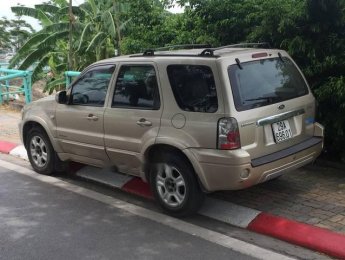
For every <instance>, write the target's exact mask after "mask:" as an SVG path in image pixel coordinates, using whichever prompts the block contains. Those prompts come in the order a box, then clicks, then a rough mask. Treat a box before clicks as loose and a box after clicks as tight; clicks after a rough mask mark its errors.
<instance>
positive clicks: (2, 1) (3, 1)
mask: <svg viewBox="0 0 345 260" xmlns="http://www.w3.org/2000/svg"><path fill="white" fill-rule="evenodd" d="M44 1H45V0H0V5H1V8H0V17H3V16H5V17H7V18H8V19H14V18H15V16H14V14H13V13H12V11H11V6H16V5H17V3H19V4H22V5H25V6H28V7H33V6H34V5H35V4H41V3H43V2H44ZM82 2H84V0H73V5H79V4H81V3H82ZM170 11H171V12H173V13H180V12H182V9H181V8H179V7H175V8H172V9H170ZM23 19H25V20H26V21H27V22H28V23H29V24H31V26H32V27H33V28H34V29H36V30H38V29H39V28H40V26H39V24H38V22H37V20H36V19H33V18H30V17H25V16H24V17H23Z"/></svg>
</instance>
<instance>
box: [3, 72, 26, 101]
mask: <svg viewBox="0 0 345 260" xmlns="http://www.w3.org/2000/svg"><path fill="white" fill-rule="evenodd" d="M14 79H20V80H22V85H21V86H17V85H15V86H13V85H12V86H11V85H10V83H11V82H10V80H14ZM15 94H24V95H25V103H26V104H27V103H30V102H31V101H32V92H31V72H30V71H26V70H12V69H5V68H1V66H0V105H1V104H2V103H3V101H4V100H7V101H9V100H10V98H11V97H13V96H14V95H15Z"/></svg>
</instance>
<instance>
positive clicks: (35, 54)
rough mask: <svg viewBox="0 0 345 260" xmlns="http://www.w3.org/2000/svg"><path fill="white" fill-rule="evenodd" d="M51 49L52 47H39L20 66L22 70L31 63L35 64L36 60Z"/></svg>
mask: <svg viewBox="0 0 345 260" xmlns="http://www.w3.org/2000/svg"><path fill="white" fill-rule="evenodd" d="M50 50H51V48H39V49H36V50H34V51H33V52H31V53H30V54H29V55H28V56H27V57H26V58H25V60H24V61H23V62H22V64H21V65H20V66H19V69H20V70H26V69H27V68H29V67H30V66H31V65H33V64H34V63H35V62H37V61H39V60H40V59H42V57H44V56H46V55H47V53H49V51H50Z"/></svg>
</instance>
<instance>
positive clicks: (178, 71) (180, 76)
mask: <svg viewBox="0 0 345 260" xmlns="http://www.w3.org/2000/svg"><path fill="white" fill-rule="evenodd" d="M167 70H168V77H169V81H170V85H171V87H172V90H173V93H174V96H175V100H176V102H177V104H178V106H179V107H180V108H181V109H182V110H185V111H191V112H206V113H214V112H216V111H217V109H218V99H217V91H216V84H215V82H214V77H213V73H212V70H211V69H210V68H209V67H207V66H196V65H170V66H168V69H167Z"/></svg>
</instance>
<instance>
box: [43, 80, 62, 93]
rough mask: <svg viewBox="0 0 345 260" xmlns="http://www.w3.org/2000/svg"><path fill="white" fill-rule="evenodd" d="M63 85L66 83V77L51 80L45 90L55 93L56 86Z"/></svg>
mask: <svg viewBox="0 0 345 260" xmlns="http://www.w3.org/2000/svg"><path fill="white" fill-rule="evenodd" d="M61 85H66V80H65V79H64V78H57V79H55V80H53V81H51V82H49V83H48V84H47V85H46V86H45V88H44V91H48V92H49V94H51V93H53V91H54V90H56V88H57V87H58V86H59V87H61Z"/></svg>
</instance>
